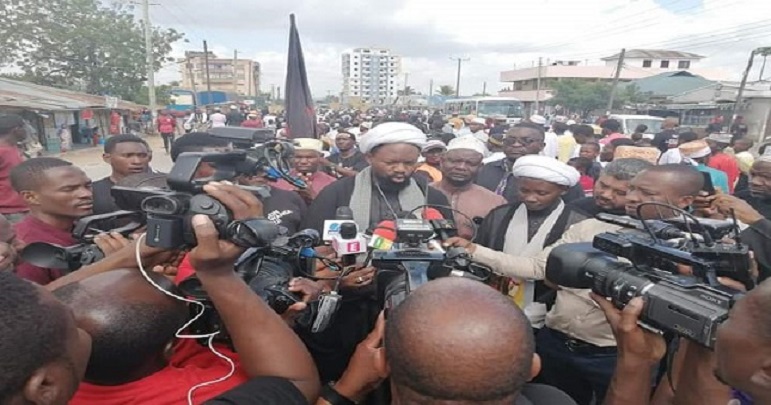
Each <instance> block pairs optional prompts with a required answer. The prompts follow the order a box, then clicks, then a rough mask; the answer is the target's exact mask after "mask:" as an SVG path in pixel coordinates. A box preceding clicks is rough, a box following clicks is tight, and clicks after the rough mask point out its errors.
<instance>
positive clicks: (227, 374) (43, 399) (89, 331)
mask: <svg viewBox="0 0 771 405" xmlns="http://www.w3.org/2000/svg"><path fill="white" fill-rule="evenodd" d="M204 190H205V192H206V193H207V194H208V195H210V196H211V197H213V198H215V199H217V200H218V201H220V202H221V203H222V204H224V205H225V206H226V207H228V209H229V210H230V212H232V214H233V219H234V220H243V219H249V218H255V217H260V216H261V215H262V205H261V203H260V202H259V200H257V198H256V197H254V196H253V195H252V194H251V193H249V192H246V191H244V190H241V189H239V188H238V187H236V186H233V185H229V184H223V183H213V184H209V185H207V186H205V188H204ZM192 227H193V229H194V232H195V237H196V240H197V244H196V246H195V247H194V248H193V249H192V250H191V251H190V252H189V254H188V255H189V257H190V261H191V263H192V264H193V265H194V266H195V268H196V269H197V273H196V274H197V277H198V279H199V280H200V283H201V284H202V285H203V287H204V288H205V289H206V291H207V292H208V296H209V299H210V300H211V302H212V303H213V306H214V308H216V312H217V313H218V315H219V317H220V318H221V320H222V324H223V326H224V327H225V328H227V332H228V334H229V336H230V338H231V340H232V345H233V348H234V349H235V351H237V353H238V354H237V355H236V354H235V353H233V352H232V351H230V350H229V349H227V348H225V347H221V346H219V345H216V344H214V345H212V344H211V343H209V345H211V349H210V348H209V347H206V346H204V345H200V344H199V343H197V342H196V341H195V340H191V339H177V338H176V337H175V335H176V334H177V331H178V330H179V329H180V328H182V327H183V326H185V324H186V323H187V319H188V316H189V312H188V308H187V307H186V306H187V305H186V303H185V302H180V301H178V300H177V299H175V298H172V297H171V296H170V295H167V294H166V293H164V291H161V290H159V289H157V288H156V287H155V286H153V285H151V284H150V283H149V282H148V281H147V280H146V279H145V277H144V276H143V274H147V276H148V277H149V278H151V279H153V280H154V281H155V284H156V285H158V286H161V287H163V288H164V289H165V290H166V291H167V292H169V291H174V287H173V285H172V284H171V283H170V282H168V281H167V280H166V279H164V278H163V277H161V276H157V275H155V274H154V273H149V274H148V273H143V272H141V271H140V270H138V269H137V266H138V263H137V261H136V255H135V253H136V252H137V246H139V248H138V252H139V253H138V254H139V256H140V258H141V261H142V264H143V267H149V268H152V267H153V266H162V265H164V264H165V263H167V262H169V261H171V260H173V258H174V256H175V253H173V252H165V251H161V250H159V249H154V248H149V247H147V246H145V245H144V244H143V243H144V242H141V241H131V242H128V241H126V240H123V239H122V238H121V237H119V236H115V235H107V236H103V237H101V238H98V239H97V243H98V244H99V245H100V247H101V248H102V250H103V251H105V252H106V253H108V256H107V257H106V258H105V259H104V260H101V261H99V262H97V263H95V264H93V265H91V266H87V267H84V268H82V269H80V270H79V271H77V272H74V273H70V274H69V275H67V276H64V277H63V278H60V279H58V280H57V281H55V282H54V283H51V284H49V285H47V286H46V288H45V289H46V290H49V291H53V293H54V296H51V294H50V293H49V292H46V291H45V290H43V288H41V287H32V286H31V285H26V284H24V283H20V282H15V281H13V280H9V281H8V282H7V283H6V282H3V283H2V286H3V289H4V291H3V294H2V297H3V301H4V308H9V306H10V308H11V309H13V308H14V306H15V307H16V308H19V311H20V312H16V311H13V310H11V311H5V310H4V311H3V313H4V314H6V316H7V317H8V318H9V319H6V320H4V322H3V331H4V332H5V333H4V336H13V337H14V338H13V339H11V340H8V339H5V338H4V340H3V349H2V356H3V358H4V360H3V361H2V364H3V375H4V381H7V383H6V382H4V383H3V384H2V385H3V391H2V395H0V403H3V404H5V403H51V404H57V403H61V404H64V403H71V404H77V403H84V404H93V403H115V404H118V403H147V404H149V403H180V402H182V401H184V398H187V397H188V395H191V396H192V397H193V398H194V401H195V403H201V402H203V401H206V400H211V403H232V402H227V401H230V400H229V399H228V398H227V396H226V397H223V398H221V399H217V398H215V397H217V396H218V395H220V394H222V393H224V392H225V391H226V390H228V389H230V388H232V387H236V386H240V387H239V389H238V390H235V391H233V392H231V393H228V394H227V395H229V396H236V397H237V396H239V395H240V396H244V395H248V396H250V397H253V398H255V399H254V400H256V401H257V402H252V403H261V402H260V398H262V401H264V402H265V403H306V402H307V401H312V400H315V398H317V395H318V389H319V382H318V378H317V374H316V369H315V366H314V364H313V361H312V359H311V357H310V355H309V354H308V352H307V350H306V349H305V347H304V346H303V344H302V342H301V341H300V339H299V338H298V337H297V335H296V334H295V333H294V332H293V331H292V330H291V329H290V328H289V327H288V326H287V325H286V323H285V322H284V320H283V319H282V318H281V317H279V316H278V315H277V314H276V312H275V311H274V310H273V309H272V308H270V307H269V306H268V305H266V303H265V302H263V301H262V300H261V299H260V298H259V297H258V296H257V295H256V294H255V293H254V292H253V291H252V290H251V289H250V288H249V286H248V285H247V284H246V283H245V282H244V281H243V279H242V278H241V277H239V275H238V274H237V273H235V272H234V271H233V266H234V263H235V261H236V260H237V259H238V257H239V256H240V255H241V253H242V252H243V249H242V248H240V247H238V246H236V245H234V244H233V243H231V242H229V241H226V240H221V239H219V236H220V235H219V233H218V231H217V229H216V228H215V225H214V224H213V223H212V222H211V221H210V220H209V218H207V217H206V216H202V215H198V216H195V217H193V218H192ZM3 277H5V278H13V276H10V275H8V274H3ZM19 285H21V286H22V287H23V288H20V287H19ZM17 289H18V290H19V291H17ZM54 297H56V298H58V300H59V301H57V299H56V298H54ZM62 304H65V305H67V306H69V309H66V308H65V307H63V306H62ZM51 308H53V309H51ZM19 313H28V314H29V315H28V316H26V317H19V316H18V314H19ZM48 318H53V319H51V320H50V321H43V319H48ZM35 320H39V321H40V324H39V325H38V324H36V323H34V321H35ZM40 325H45V327H43V328H42V329H39V328H40ZM6 328H7V329H6ZM76 330H77V331H78V332H77V333H76V332H75V331H76ZM69 331H72V332H69ZM181 333H185V331H181ZM62 336H69V337H68V338H67V339H66V340H65V341H62V339H61V337H62ZM76 336H80V337H76ZM89 336H90V339H89ZM89 340H90V343H89ZM36 342H39V345H36V344H35V343H36ZM14 345H16V346H14ZM28 345H33V346H28ZM27 347H35V348H36V349H35V350H36V353H38V354H37V355H36V356H30V355H29V353H28V352H27V351H26V350H25V348H27ZM215 350H216V352H215ZM223 356H224V357H227V358H229V359H230V361H223V359H224V357H223ZM9 357H10V358H9ZM13 357H15V359H14V358H13ZM86 363H87V364H88V366H87V367H84V366H85V364H86ZM231 364H232V369H231ZM6 376H7V379H6ZM81 377H82V378H83V382H82V383H81V384H80V386H79V388H78V389H77V390H75V387H76V386H77V383H78V380H79V379H80V378H81ZM249 379H252V380H251V381H250V382H249V383H247V384H245V385H243V384H244V383H246V382H247V381H248V380H249ZM215 381H216V382H217V383H216V384H215V383H214V382H215ZM194 386H199V387H198V388H197V389H195V390H191V388H192V387H194ZM244 390H246V391H247V392H248V394H246V393H244ZM73 393H74V394H75V395H74V397H73V398H72V399H70V398H69V396H71V395H72V394H73ZM68 401H69V402H68ZM236 403H237V402H236Z"/></svg>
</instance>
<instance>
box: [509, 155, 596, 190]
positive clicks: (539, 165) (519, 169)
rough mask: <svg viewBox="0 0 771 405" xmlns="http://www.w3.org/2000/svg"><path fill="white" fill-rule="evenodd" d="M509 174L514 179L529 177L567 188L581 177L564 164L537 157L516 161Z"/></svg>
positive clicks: (526, 157)
mask: <svg viewBox="0 0 771 405" xmlns="http://www.w3.org/2000/svg"><path fill="white" fill-rule="evenodd" d="M511 174H512V175H514V176H515V177H530V178H533V179H538V180H543V181H548V182H549V183H554V184H559V185H560V186H567V187H573V186H575V185H576V184H577V183H578V180H579V179H580V177H581V174H580V173H578V170H576V169H574V168H572V167H570V166H568V165H566V164H565V163H562V162H560V161H559V160H557V159H554V158H550V157H548V156H538V155H527V156H522V157H521V158H519V159H517V161H516V162H514V166H513V167H512V169H511Z"/></svg>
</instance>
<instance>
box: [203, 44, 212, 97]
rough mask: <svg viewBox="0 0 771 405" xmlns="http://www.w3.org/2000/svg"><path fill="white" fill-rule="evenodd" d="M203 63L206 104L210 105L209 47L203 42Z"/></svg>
mask: <svg viewBox="0 0 771 405" xmlns="http://www.w3.org/2000/svg"><path fill="white" fill-rule="evenodd" d="M203 63H204V64H205V65H206V66H205V68H206V101H207V102H206V103H204V104H211V81H210V80H209V45H208V44H207V43H206V40H204V41H203Z"/></svg>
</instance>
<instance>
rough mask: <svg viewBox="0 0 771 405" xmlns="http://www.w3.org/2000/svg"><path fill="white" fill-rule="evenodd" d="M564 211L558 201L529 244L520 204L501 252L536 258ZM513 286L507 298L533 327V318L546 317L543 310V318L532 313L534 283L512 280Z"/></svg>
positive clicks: (562, 203)
mask: <svg viewBox="0 0 771 405" xmlns="http://www.w3.org/2000/svg"><path fill="white" fill-rule="evenodd" d="M564 209H565V203H564V202H562V200H560V202H559V205H557V208H555V209H554V211H552V212H551V214H549V216H548V217H546V220H544V222H543V224H541V226H540V227H539V228H538V231H537V232H536V233H535V235H534V236H533V239H531V240H530V242H528V241H527V233H528V226H529V221H528V215H527V207H526V206H525V204H520V205H519V207H518V208H517V210H516V211H515V212H514V216H513V217H512V218H511V222H509V227H508V228H507V229H506V239H505V240H504V242H503V252H504V253H507V254H510V255H512V256H519V257H535V256H538V255H539V254H540V253H541V252H542V251H543V247H544V243H545V242H546V237H547V236H548V235H549V232H551V230H552V228H554V225H555V224H556V223H557V219H558V218H559V216H560V214H562V211H563V210H564ZM512 281H514V283H512V284H514V285H513V286H512V287H510V290H509V296H510V297H512V299H513V300H514V302H515V303H516V304H517V306H519V307H520V308H522V310H524V311H525V314H526V315H527V316H528V319H530V322H531V323H533V325H534V326H537V325H536V324H538V323H539V320H540V321H542V319H534V318H543V317H545V316H546V310H545V309H544V310H543V316H540V315H536V313H532V312H534V311H536V310H535V308H533V301H534V300H535V282H534V281H532V280H522V279H516V278H513V279H512ZM528 307H530V311H531V313H528Z"/></svg>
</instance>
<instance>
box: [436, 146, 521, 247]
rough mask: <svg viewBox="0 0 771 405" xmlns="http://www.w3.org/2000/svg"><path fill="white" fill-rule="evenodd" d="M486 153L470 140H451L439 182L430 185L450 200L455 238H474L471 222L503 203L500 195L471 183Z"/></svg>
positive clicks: (442, 161) (474, 225)
mask: <svg viewBox="0 0 771 405" xmlns="http://www.w3.org/2000/svg"><path fill="white" fill-rule="evenodd" d="M486 152H487V148H486V147H485V144H484V143H483V142H482V141H480V140H479V139H476V138H474V137H465V138H455V139H453V140H452V141H450V143H449V144H448V145H447V152H446V153H445V154H444V156H442V159H441V163H440V169H441V171H442V180H441V181H438V182H435V183H432V184H431V186H433V187H436V188H437V189H438V190H439V191H441V192H442V193H444V195H445V196H447V199H449V200H450V206H451V207H452V208H453V209H454V210H455V211H453V216H454V218H455V225H456V226H457V227H458V236H460V237H462V238H465V239H473V238H474V234H475V233H476V228H477V226H476V224H475V219H476V220H477V221H478V220H481V219H483V218H484V217H486V216H487V214H488V213H490V211H492V210H493V209H494V208H496V207H500V206H501V205H505V204H506V199H505V198H503V197H502V196H500V195H498V194H495V193H493V192H492V191H490V190H488V189H486V188H484V187H482V186H479V185H476V184H474V181H475V180H476V178H477V175H478V174H479V170H480V169H481V168H482V165H483V164H482V160H483V158H484V155H485V153H486Z"/></svg>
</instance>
